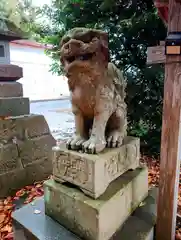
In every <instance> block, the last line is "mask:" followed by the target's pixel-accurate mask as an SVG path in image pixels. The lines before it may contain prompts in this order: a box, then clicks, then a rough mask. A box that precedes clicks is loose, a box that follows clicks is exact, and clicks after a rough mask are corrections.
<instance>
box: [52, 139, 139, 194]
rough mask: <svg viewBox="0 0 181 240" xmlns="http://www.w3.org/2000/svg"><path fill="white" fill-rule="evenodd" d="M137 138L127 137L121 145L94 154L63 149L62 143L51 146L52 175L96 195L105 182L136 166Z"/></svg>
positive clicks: (105, 185) (137, 155)
mask: <svg viewBox="0 0 181 240" xmlns="http://www.w3.org/2000/svg"><path fill="white" fill-rule="evenodd" d="M139 160H140V140H139V139H138V138H135V137H127V138H126V139H125V141H124V144H123V145H122V146H121V147H120V148H112V149H105V151H103V152H102V153H99V154H97V155H91V154H85V153H80V152H76V151H71V150H68V149H66V146H65V144H61V145H60V146H56V147H54V148H53V177H54V179H55V180H56V181H58V182H70V183H72V184H75V185H77V186H79V187H80V188H81V189H82V191H83V192H84V193H85V194H86V195H88V196H91V197H92V198H94V199H96V198H98V197H99V196H100V195H101V194H103V193H104V192H105V190H106V188H107V187H108V185H109V184H110V183H111V182H112V181H113V180H115V179H116V178H117V177H119V176H120V175H121V174H123V173H125V172H126V171H127V170H129V169H135V168H137V167H138V166H139Z"/></svg>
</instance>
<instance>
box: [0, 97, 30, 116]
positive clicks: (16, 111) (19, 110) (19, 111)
mask: <svg viewBox="0 0 181 240" xmlns="http://www.w3.org/2000/svg"><path fill="white" fill-rule="evenodd" d="M29 113H30V102H29V98H25V97H11V98H10V97H9V98H6V97H0V117H1V116H21V115H27V114H29Z"/></svg>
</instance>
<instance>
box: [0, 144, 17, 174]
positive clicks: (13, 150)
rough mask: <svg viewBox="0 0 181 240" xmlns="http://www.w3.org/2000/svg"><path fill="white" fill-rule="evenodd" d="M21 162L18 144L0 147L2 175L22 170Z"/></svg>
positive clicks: (0, 170) (0, 169)
mask: <svg viewBox="0 0 181 240" xmlns="http://www.w3.org/2000/svg"><path fill="white" fill-rule="evenodd" d="M21 167H22V165H21V161H20V159H19V154H18V150H17V146H16V144H13V143H12V144H6V145H1V146H0V174H2V173H5V172H8V171H11V170H13V169H17V168H21Z"/></svg>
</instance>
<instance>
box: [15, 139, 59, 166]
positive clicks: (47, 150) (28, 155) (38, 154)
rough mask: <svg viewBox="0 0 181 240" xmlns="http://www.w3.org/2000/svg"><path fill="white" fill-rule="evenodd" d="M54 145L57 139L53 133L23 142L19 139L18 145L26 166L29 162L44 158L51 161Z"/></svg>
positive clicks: (20, 155)
mask: <svg viewBox="0 0 181 240" xmlns="http://www.w3.org/2000/svg"><path fill="white" fill-rule="evenodd" d="M54 145H55V139H54V138H53V137H52V135H43V136H41V137H37V138H33V139H29V140H26V141H22V142H21V141H19V142H18V143H17V147H18V152H19V157H20V158H21V161H22V164H23V166H24V167H26V166H27V165H28V164H29V163H32V162H35V161H37V160H40V159H44V158H48V159H50V161H51V149H52V147H53V146H54Z"/></svg>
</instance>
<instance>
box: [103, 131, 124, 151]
mask: <svg viewBox="0 0 181 240" xmlns="http://www.w3.org/2000/svg"><path fill="white" fill-rule="evenodd" d="M122 143H123V136H121V134H120V132H119V131H113V132H111V133H110V134H109V136H108V137H107V147H108V148H116V147H120V146H121V145H122Z"/></svg>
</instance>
